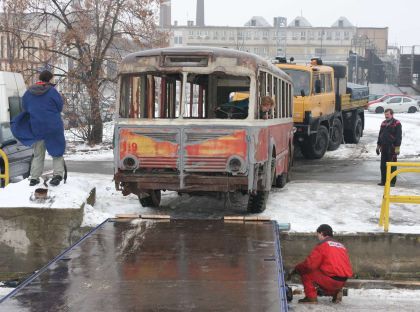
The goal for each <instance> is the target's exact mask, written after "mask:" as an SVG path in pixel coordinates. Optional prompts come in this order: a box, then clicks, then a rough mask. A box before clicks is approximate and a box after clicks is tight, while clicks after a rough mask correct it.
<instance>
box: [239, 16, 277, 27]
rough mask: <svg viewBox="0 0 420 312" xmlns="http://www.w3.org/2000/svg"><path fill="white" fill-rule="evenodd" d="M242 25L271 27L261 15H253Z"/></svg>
mask: <svg viewBox="0 0 420 312" xmlns="http://www.w3.org/2000/svg"><path fill="white" fill-rule="evenodd" d="M244 26H255V27H271V25H270V23H269V22H267V20H266V19H265V18H264V17H262V16H253V17H251V19H250V20H249V21H248V22H246V23H245V25H244Z"/></svg>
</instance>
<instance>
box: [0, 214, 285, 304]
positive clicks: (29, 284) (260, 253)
mask: <svg viewBox="0 0 420 312" xmlns="http://www.w3.org/2000/svg"><path fill="white" fill-rule="evenodd" d="M278 234H279V231H278V226H277V223H276V222H273V221H265V222H264V221H258V222H245V221H227V220H148V219H129V220H127V219H125V220H122V219H109V220H107V221H105V222H104V223H102V224H101V225H100V226H98V227H97V228H95V229H94V230H92V231H91V232H90V233H88V234H87V235H86V236H85V237H83V238H82V239H81V240H80V241H79V242H77V243H76V244H75V245H73V246H72V247H70V248H69V249H68V250H66V251H64V252H63V253H62V254H61V255H59V256H57V257H56V258H55V259H54V260H52V261H51V262H50V263H49V264H47V265H46V266H45V267H44V268H42V269H41V270H39V271H38V272H37V273H36V274H34V275H33V276H31V277H30V278H28V279H27V280H26V281H25V282H23V283H22V284H21V285H20V286H19V287H18V288H16V289H15V290H14V291H13V292H12V293H10V294H9V295H8V296H6V297H5V298H3V299H2V300H1V301H0V303H1V304H0V311H287V309H288V307H287V300H286V292H285V285H284V275H283V264H282V259H281V252H280V241H279V235H278Z"/></svg>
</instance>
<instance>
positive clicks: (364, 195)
mask: <svg viewBox="0 0 420 312" xmlns="http://www.w3.org/2000/svg"><path fill="white" fill-rule="evenodd" d="M392 194H395V195H396V194H405V195H408V194H409V195H420V190H412V189H404V188H399V187H395V188H393V189H392ZM382 195H383V187H379V186H377V185H369V184H356V183H355V184H340V185H337V184H335V183H314V182H291V183H289V184H287V185H286V187H285V188H284V189H275V190H273V191H272V193H271V194H270V196H269V199H268V205H267V209H266V210H265V211H264V212H263V214H262V215H264V216H269V217H271V218H272V219H273V220H278V222H280V223H284V222H286V223H290V224H291V231H293V232H315V230H316V228H317V227H318V226H319V224H322V223H327V224H331V225H333V228H334V231H336V232H343V233H344V232H382V231H383V230H382V228H380V227H379V226H378V220H379V214H380V207H381V203H382ZM418 211H419V210H418V207H417V206H415V205H408V204H392V205H391V206H390V228H389V231H390V232H393V233H420V215H419V213H418Z"/></svg>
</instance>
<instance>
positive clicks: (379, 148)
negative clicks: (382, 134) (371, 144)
mask: <svg viewBox="0 0 420 312" xmlns="http://www.w3.org/2000/svg"><path fill="white" fill-rule="evenodd" d="M380 153H381V147H380V146H379V145H378V146H377V147H376V155H379V154H380Z"/></svg>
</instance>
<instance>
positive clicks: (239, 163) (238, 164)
mask: <svg viewBox="0 0 420 312" xmlns="http://www.w3.org/2000/svg"><path fill="white" fill-rule="evenodd" d="M244 164H245V161H244V160H243V159H242V158H241V157H239V156H232V157H231V158H230V159H229V160H228V168H227V169H228V171H229V172H232V173H237V172H240V171H243V167H244Z"/></svg>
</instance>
